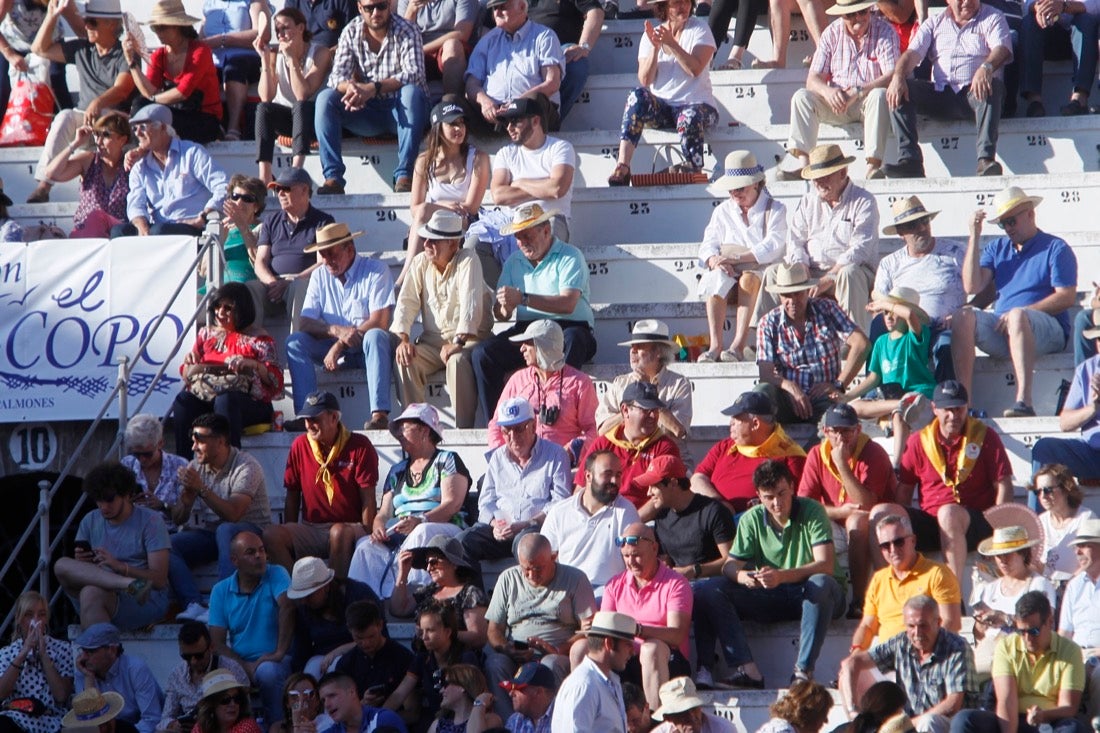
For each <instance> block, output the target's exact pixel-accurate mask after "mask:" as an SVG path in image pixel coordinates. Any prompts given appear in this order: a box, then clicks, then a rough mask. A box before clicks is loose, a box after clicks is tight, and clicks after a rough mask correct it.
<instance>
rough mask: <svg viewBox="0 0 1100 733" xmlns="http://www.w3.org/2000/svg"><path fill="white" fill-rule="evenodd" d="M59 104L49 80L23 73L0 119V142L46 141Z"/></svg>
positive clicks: (31, 143)
mask: <svg viewBox="0 0 1100 733" xmlns="http://www.w3.org/2000/svg"><path fill="white" fill-rule="evenodd" d="M56 108H57V103H56V101H55V100H54V96H53V91H52V90H51V89H50V85H49V84H47V83H46V82H44V81H40V80H38V79H32V78H31V77H30V75H29V74H27V73H26V72H22V73H20V74H19V76H18V77H17V78H16V81H15V85H14V86H13V87H12V90H11V97H10V98H9V99H8V109H7V111H6V112H5V113H4V121H3V123H0V146H3V147H14V146H19V147H37V146H40V145H42V144H43V143H45V142H46V133H48V132H49V131H50V124H51V123H52V122H53V114H54V110H55V109H56Z"/></svg>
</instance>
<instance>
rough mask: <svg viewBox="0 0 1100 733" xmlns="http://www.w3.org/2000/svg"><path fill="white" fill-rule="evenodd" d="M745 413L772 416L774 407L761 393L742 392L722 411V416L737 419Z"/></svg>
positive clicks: (768, 398)
mask: <svg viewBox="0 0 1100 733" xmlns="http://www.w3.org/2000/svg"><path fill="white" fill-rule="evenodd" d="M746 413H748V414H749V415H774V414H775V405H773V404H772V401H771V398H770V397H768V396H767V395H766V394H764V393H763V392H756V391H749V392H742V393H741V394H740V395H738V396H737V399H736V400H734V401H733V404H732V405H730V406H729V407H727V408H726V409H724V410H722V414H723V415H726V416H727V417H737V416H738V415H744V414H746Z"/></svg>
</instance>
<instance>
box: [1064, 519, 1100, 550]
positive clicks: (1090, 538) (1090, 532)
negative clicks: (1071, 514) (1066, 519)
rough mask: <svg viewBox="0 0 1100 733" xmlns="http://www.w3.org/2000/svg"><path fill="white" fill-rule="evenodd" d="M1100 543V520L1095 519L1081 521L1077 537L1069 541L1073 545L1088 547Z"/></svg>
mask: <svg viewBox="0 0 1100 733" xmlns="http://www.w3.org/2000/svg"><path fill="white" fill-rule="evenodd" d="M1094 542H1096V543H1100V519H1097V518H1095V517H1093V518H1091V519H1084V520H1081V525H1080V526H1079V527H1078V528H1077V536H1076V537H1074V538H1073V539H1072V540H1070V541H1069V543H1070V544H1071V545H1088V544H1092V543H1094Z"/></svg>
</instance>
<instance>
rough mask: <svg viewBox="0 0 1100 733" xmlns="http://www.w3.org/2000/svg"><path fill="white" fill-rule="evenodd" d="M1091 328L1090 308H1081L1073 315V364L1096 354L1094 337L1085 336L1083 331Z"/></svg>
mask: <svg viewBox="0 0 1100 733" xmlns="http://www.w3.org/2000/svg"><path fill="white" fill-rule="evenodd" d="M1090 328H1092V309H1091V308H1082V309H1081V310H1079V311H1077V315H1076V316H1074V317H1073V366H1077V365H1078V364H1080V363H1081V362H1083V361H1084V360H1085V359H1088V358H1089V357H1090V356H1096V354H1097V349H1096V339H1087V338H1085V331H1088V330H1089V329H1090Z"/></svg>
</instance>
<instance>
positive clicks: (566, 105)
mask: <svg viewBox="0 0 1100 733" xmlns="http://www.w3.org/2000/svg"><path fill="white" fill-rule="evenodd" d="M587 83H588V57H587V56H585V57H583V58H579V59H575V60H573V61H570V62H568V63H566V64H565V76H563V77H562V80H561V90H560V92H561V120H562V121H564V120H565V116H566V115H567V114H569V110H571V109H573V105H574V104H575V103H576V102H577V99H579V98H580V96H581V92H583V91H584V85H585V84H587Z"/></svg>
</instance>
